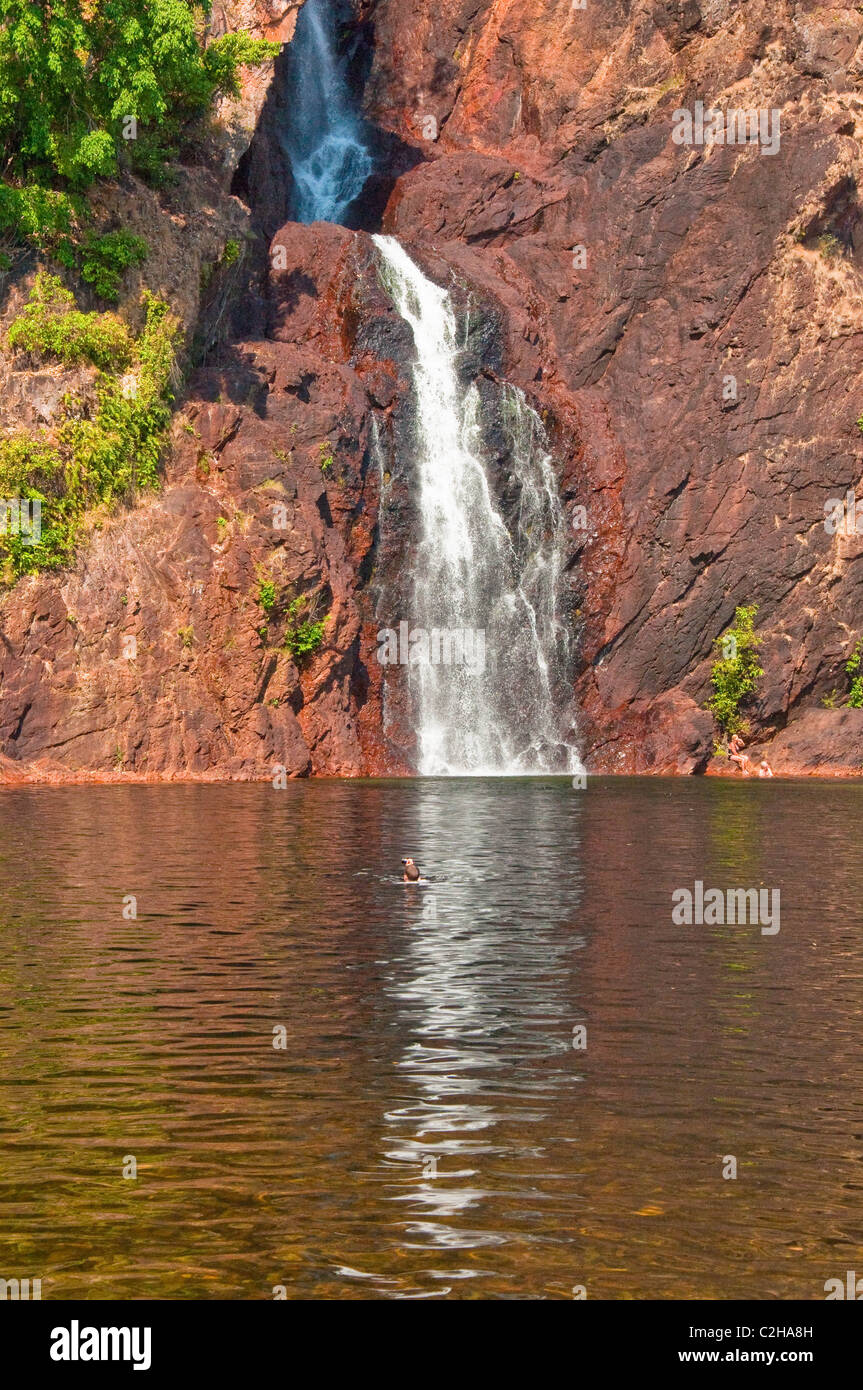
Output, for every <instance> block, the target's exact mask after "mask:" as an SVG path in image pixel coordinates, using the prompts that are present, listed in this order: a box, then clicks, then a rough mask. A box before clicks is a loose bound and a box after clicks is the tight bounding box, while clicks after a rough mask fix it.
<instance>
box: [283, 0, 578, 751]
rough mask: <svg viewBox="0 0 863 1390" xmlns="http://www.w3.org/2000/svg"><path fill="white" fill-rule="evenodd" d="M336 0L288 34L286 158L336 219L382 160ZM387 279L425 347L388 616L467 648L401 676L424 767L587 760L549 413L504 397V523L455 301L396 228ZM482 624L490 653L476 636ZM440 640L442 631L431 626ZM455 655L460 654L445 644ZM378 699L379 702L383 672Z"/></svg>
mask: <svg viewBox="0 0 863 1390" xmlns="http://www.w3.org/2000/svg"><path fill="white" fill-rule="evenodd" d="M342 14H343V16H344V18H348V17H349V12H348V10H347V8H346V7H344V6H343V4H342V0H306V3H305V4H304V5H303V8H302V9H301V11H300V13H299V16H298V19H297V27H296V32H295V35H294V39H293V42H292V44H291V68H290V72H289V86H288V102H289V109H290V118H289V121H288V124H287V126H286V128H285V129H284V131H283V134H282V138H283V140H284V146H285V149H286V152H287V154H288V156H289V158H290V162H291V171H292V174H293V181H294V190H293V198H292V207H291V216H292V217H293V219H294V220H295V221H297V222H316V221H322V222H340V221H341V220H342V219H343V218H344V216H345V214H346V212H347V210H348V208H349V207H350V205H351V203H352V202H354V200H355V199H356V198H357V197H358V196H359V194H360V193H361V192H362V189H363V187H364V185H365V183H366V180H367V179H368V177H369V175H370V174H372V173H373V170H374V160H373V157H372V155H371V153H370V151H369V148H368V145H367V143H366V139H365V134H364V127H363V123H362V121H361V119H360V117H359V115H358V114H357V112H356V111H355V110H354V109H353V106H352V103H351V96H350V85H349V82H348V74H347V60H346V59H340V58H339V57H338V54H337V47H336V39H335V34H336V28H337V24H338V22H339V18H340V16H341V15H342ZM374 240H375V242H376V244H377V247H378V251H379V253H380V262H381V273H382V279H383V281H384V283H385V285H386V287H387V289H388V290H389V292H390V294H391V296H392V299H393V303H394V305H395V308H396V310H397V311H398V313H399V314H400V315H401V316H402V318H404V319H405V321H406V322H407V323H408V325H409V326H410V329H411V332H412V334H413V338H414V343H415V346H416V362H415V365H414V368H413V379H414V393H415V403H416V416H417V418H416V436H417V458H416V477H417V485H418V487H417V506H418V511H419V514H420V518H421V528H422V529H421V539H420V544H419V549H418V551H417V554H416V557H415V561H414V575H413V586H412V596H411V605H412V611H411V613H410V614H394V615H392V622H393V624H394V625H396V624H398V623H401V622H402V621H403V620H405V619H407V620H408V626H409V628H410V630H412V631H415V630H420V631H425V632H427V633H429V634H433V633H435V632H436V633H438V634H441V633H447V634H454V633H459V634H462V635H467V637H468V640H469V641H473V644H474V645H473V651H472V656H473V660H472V661H470V660H467V661H464V660H463V661H459V660H458V659H456V660H454V661H453V660H450V661H449V663H447V662H446V660H440V656H441V653H440V649H438V651H437V652H436V653H435V652H434V651H431V652H430V653H429V659H423V654H422V653H421V652H420V653H417V652H415V651H413V650H412V652H411V656H412V657H416V656H417V655H419V658H420V659H419V660H412V661H411V664H410V666H409V671H408V678H409V684H410V689H411V695H412V706H413V709H414V712H415V717H416V720H417V735H418V745H419V771H420V772H421V773H424V774H427V775H443V776H446V775H451V776H456V775H475V776H479V775H503V774H516V773H532V772H559V773H564V772H581V771H582V767H581V763H580V760H579V757H578V753H577V751H576V748H575V745H574V742H573V726H572V717H571V683H570V681H569V679H568V675H569V672H568V660H567V658H568V629H567V626H566V624H565V623H564V622H562V621H561V618H560V616H559V614H558V611H557V599H558V595H559V593H560V592H561V589H562V584H561V579H562V563H563V553H564V546H563V538H564V518H563V514H562V510H561V507H560V502H559V499H558V495H557V489H556V485H555V479H554V473H553V470H552V466H551V458H550V456H549V453H548V449H547V447H546V440H545V435H544V431H543V429H542V425H541V422H540V420H539V418H538V417H537V415H536V413H535V411H533V410H531V409H530V407H529V406H528V404H527V402H526V400H525V399H524V397H523V396H522V395H521V394H520V393H519V392H517V391H515V390H510V391H508V392H507V393H506V396H505V400H504V405H503V408H504V413H505V416H506V419H505V428H506V432H507V433H508V435H509V450H508V454H509V472H510V481H511V482H512V483H513V484H514V488H513V491H514V495H515V496H516V497H517V498H518V507H517V514H516V515H515V516H514V517H511V518H510V527H511V532H512V534H510V530H508V529H507V526H506V524H505V523H504V521H503V518H502V516H501V511H500V508H499V506H498V504H497V501H496V498H495V496H494V494H493V492H492V489H491V486H490V484H489V479H488V476H487V474H486V470H485V467H484V464H483V458H482V428H481V424H482V422H481V417H480V397H479V392H478V391H477V389H476V386H474V385H470V386H467V387H465V386H463V385H462V383H461V381H460V379H459V375H458V371H457V366H458V360H459V350H458V345H457V341H456V336H457V326H456V318H455V313H454V311H453V307H452V304H451V301H450V298H449V295H448V294H447V292H446V291H445V290H443V289H441V288H440V287H439V286H438V285H435V284H434V283H433V282H432V281H431V280H429V279H427V278H426V276H425V275H423V273H422V271H421V270H420V269H419V267H418V266H417V265H416V264H415V263H414V262H413V261H412V260H411V258H410V256H408V254H407V252H406V251H405V250H404V249H403V247H402V246H401V245H400V243H399V242H398V241H396V240H395V239H394V238H393V237H383V236H377V237H375V238H374ZM480 634H481V635H482V643H483V647H484V651H483V653H482V655H483V661H482V662H480V661H479V660H478V657H479V655H480V649H479V642H480V636H479V635H480ZM432 640H433V639H432ZM450 654H452V652H451V651H450ZM384 705H385V710H386V683H385V696H384Z"/></svg>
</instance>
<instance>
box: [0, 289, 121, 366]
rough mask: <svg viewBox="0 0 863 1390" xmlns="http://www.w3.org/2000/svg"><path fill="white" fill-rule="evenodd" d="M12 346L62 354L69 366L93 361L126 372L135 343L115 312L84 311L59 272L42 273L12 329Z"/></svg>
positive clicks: (54, 355) (63, 360) (43, 354)
mask: <svg viewBox="0 0 863 1390" xmlns="http://www.w3.org/2000/svg"><path fill="white" fill-rule="evenodd" d="M8 338H9V346H10V347H13V348H18V349H20V350H21V351H23V352H32V353H35V354H38V355H39V356H40V357H59V359H60V361H61V362H63V363H64V364H65V365H66V366H74V365H76V364H77V363H79V362H89V363H91V364H92V365H93V366H94V367H101V368H104V369H105V370H111V369H112V368H113V369H115V370H122V369H123V368H124V367H128V365H129V363H130V362H131V360H132V353H133V350H134V343H133V341H132V337H131V335H130V333H129V330H128V328H127V327H126V325H125V324H124V323H123V321H122V320H121V319H119V318H117V316H116V315H115V314H82V313H81V311H80V310H79V309H76V308H75V296H74V295H73V294H72V293H71V291H69V290H67V289H66V288H65V287H64V286H63V284H62V282H61V281H60V280H59V279H58V278H57V276H56V275H47V274H46V273H45V272H44V271H42V272H40V273H39V274H38V275H37V276H36V279H35V281H34V283H33V289H32V290H31V292H30V299H29V302H28V303H27V305H26V307H25V309H24V312H23V313H22V314H21V316H20V317H19V318H17V319H16V320H15V322H14V323H13V324H12V326H11V328H10V329H9V334H8Z"/></svg>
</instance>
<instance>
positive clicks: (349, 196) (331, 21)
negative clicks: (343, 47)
mask: <svg viewBox="0 0 863 1390" xmlns="http://www.w3.org/2000/svg"><path fill="white" fill-rule="evenodd" d="M336 23H337V14H336V10H335V8H334V3H333V0H306V3H305V4H304V5H303V8H302V9H301V10H300V13H299V15H298V17H297V27H296V31H295V33H294V38H293V42H292V44H291V52H292V54H293V55H294V58H295V66H294V67H293V69H292V73H291V83H290V92H289V96H290V99H291V100H290V109H291V118H290V124H289V125H288V127H287V129H286V130H285V131H284V132H283V141H284V146H285V150H286V152H287V154H288V156H289V158H290V161H291V172H292V174H293V178H294V190H293V198H292V205H291V217H292V218H293V220H294V221H295V222H339V221H340V220H341V219H342V218H343V217H344V215H345V213H346V212H347V210H348V208H349V207H350V205H351V203H352V202H353V201H354V199H355V198H357V197H358V196H359V194H360V193H361V192H362V190H363V186H364V184H365V182H366V179H367V178H368V177H369V175H370V174H371V172H372V169H373V160H372V156H371V154H370V152H369V150H368V148H367V146H366V143H365V140H364V138H363V126H362V121H361V120H360V119H359V117H358V116H357V114H356V112H355V111H354V110H353V109H352V106H351V101H350V95H349V88H348V83H347V63H346V61H344V60H339V58H338V56H337V54H336V49H335V42H334V36H335V29H336Z"/></svg>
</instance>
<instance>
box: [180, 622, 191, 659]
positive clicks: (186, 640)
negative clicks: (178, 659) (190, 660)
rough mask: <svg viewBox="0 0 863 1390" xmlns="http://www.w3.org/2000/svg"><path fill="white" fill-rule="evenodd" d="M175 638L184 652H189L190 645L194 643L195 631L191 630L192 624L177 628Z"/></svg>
mask: <svg viewBox="0 0 863 1390" xmlns="http://www.w3.org/2000/svg"><path fill="white" fill-rule="evenodd" d="M177 636H178V637H179V639H180V641H181V643H182V645H183V648H184V650H185V651H187V652H189V651H191V650H192V645H193V643H194V641H195V629H194V628H193V626H192V624H191V623H189V624H188V625H187V626H186V627H178V628H177Z"/></svg>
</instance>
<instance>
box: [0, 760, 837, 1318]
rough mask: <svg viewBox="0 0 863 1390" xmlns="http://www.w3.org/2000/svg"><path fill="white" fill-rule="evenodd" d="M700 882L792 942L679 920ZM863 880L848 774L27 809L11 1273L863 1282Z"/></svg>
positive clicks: (206, 1290) (12, 1053)
mask: <svg viewBox="0 0 863 1390" xmlns="http://www.w3.org/2000/svg"><path fill="white" fill-rule="evenodd" d="M407 854H413V855H414V856H415V857H416V858H417V859H418V861H419V863H420V865H421V866H422V868H423V869H424V871H425V872H427V873H428V874H429V875H430V876H431V878H432V879H433V883H432V884H431V885H429V886H428V887H426V888H415V887H405V886H403V885H402V883H401V882H400V879H399V871H400V864H399V861H400V859H401V857H402V856H403V855H407ZM695 879H702V880H703V881H704V882H705V884H706V885H707V886H718V887H721V888H723V889H724V888H727V887H744V888H748V887H757V886H760V885H765V886H768V887H772V888H779V889H780V890H781V929H780V931H779V933H778V934H777V935H775V936H766V935H763V934H762V933H761V931H760V928H759V926H758V925H748V924H747V925H732V926H688V927H687V926H675V925H674V924H673V923H672V920H671V894H672V892H673V890H674V889H675V888H678V887H685V886H689V887H690V888H692V886H693V881H694V880H695ZM130 894H131V895H135V897H136V898H137V913H138V915H137V919H136V920H129V919H124V917H123V901H124V897H126V896H127V895H130ZM861 895H863V786H860V785H856V784H850V783H848V784H836V785H818V784H815V783H805V784H804V783H784V782H779V781H774V782H747V783H743V782H737V783H735V782H731V781H728V782H723V781H704V780H696V779H683V780H680V781H674V782H672V781H659V780H647V779H645V780H636V779H632V780H630V779H622V780H616V781H611V780H597V781H593V782H591V783H590V785H589V788H588V790H586V791H581V792H579V791H576V790H573V789H572V788H571V787H570V785H569V784H568V783H567V782H561V781H545V782H543V781H541V780H540V781H508V780H506V781H477V782H471V781H456V782H447V781H405V782H389V783H332V782H317V783H292V784H291V785H290V786H289V787H288V788H287V790H284V791H276V790H274V789H272V788H271V787H269V786H224V787H223V786H205V787H185V786H182V787H181V786H168V787H141V786H136V787H98V788H92V787H88V788H62V789H32V790H25V791H18V790H6V791H3V792H2V793H0V931H2V952H0V960H2V967H0V1071H2V1076H0V1201H2V1222H0V1277H6V1278H11V1277H15V1276H18V1277H25V1276H29V1277H31V1278H41V1279H42V1281H43V1287H42V1296H43V1298H45V1299H49V1298H75V1297H90V1298H96V1297H108V1296H112V1297H120V1298H153V1297H157V1298H177V1297H180V1298H207V1297H213V1298H244V1299H255V1298H271V1297H272V1290H273V1287H274V1286H276V1285H284V1286H285V1287H286V1289H287V1293H288V1297H318V1298H471V1297H474V1298H476V1297H480V1298H512V1297H527V1298H552V1299H570V1298H571V1297H572V1296H573V1295H572V1291H573V1288H574V1286H578V1285H583V1286H584V1287H585V1289H586V1291H587V1296H588V1298H668V1297H684V1298H694V1297H708V1298H726V1297H745V1298H749V1297H754V1298H764V1299H767V1298H777V1297H778V1298H788V1297H802V1298H813V1299H817V1298H823V1297H824V1288H823V1286H824V1282H825V1280H826V1279H828V1278H831V1277H844V1274H845V1271H846V1270H847V1269H855V1268H856V1269H858V1270H860V1269H863V1208H861V1196H863V1114H861V1079H863V1040H861V1019H863V1012H861V1010H863V944H861V943H863V923H861V918H863V911H861ZM432 900H433V902H432ZM432 912H434V915H432ZM582 1024H583V1025H586V1028H587V1047H586V1050H575V1049H574V1048H573V1046H572V1041H573V1028H574V1027H577V1026H578V1025H582ZM278 1027H283V1028H284V1030H285V1033H284V1038H285V1043H286V1046H285V1047H284V1049H280V1050H276V1049H274V1047H273V1029H274V1028H278ZM127 1155H134V1156H135V1158H136V1161H137V1172H138V1176H137V1179H135V1180H128V1179H124V1178H123V1177H122V1168H123V1163H124V1158H125V1157H126V1156H127ZM725 1155H734V1156H735V1158H736V1160H737V1171H738V1176H737V1178H736V1180H725V1179H723V1177H722V1169H723V1156H725Z"/></svg>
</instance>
